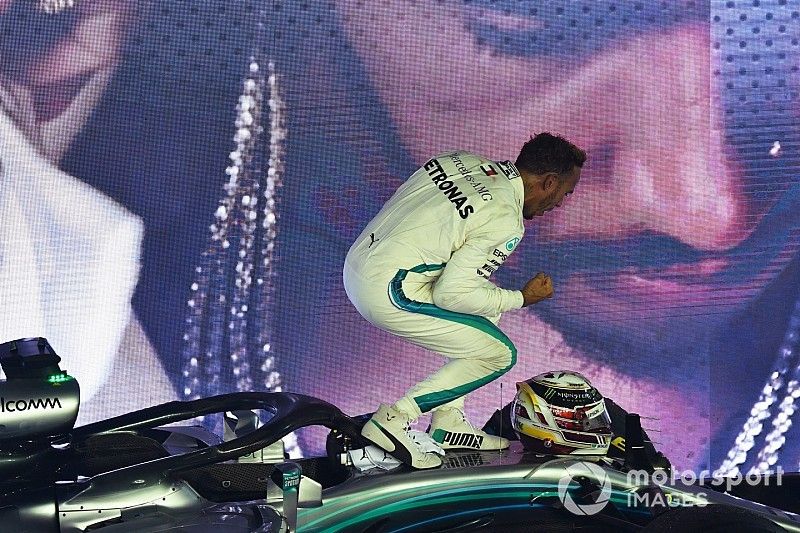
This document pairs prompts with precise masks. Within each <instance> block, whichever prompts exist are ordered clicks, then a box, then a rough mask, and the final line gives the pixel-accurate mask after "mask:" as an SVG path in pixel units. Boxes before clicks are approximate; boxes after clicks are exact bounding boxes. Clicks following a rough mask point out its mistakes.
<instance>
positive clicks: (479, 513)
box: [0, 338, 800, 533]
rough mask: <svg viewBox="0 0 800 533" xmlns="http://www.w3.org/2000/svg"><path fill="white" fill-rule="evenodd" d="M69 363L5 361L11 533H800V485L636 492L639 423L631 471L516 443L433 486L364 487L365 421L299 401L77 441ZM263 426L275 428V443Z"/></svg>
mask: <svg viewBox="0 0 800 533" xmlns="http://www.w3.org/2000/svg"><path fill="white" fill-rule="evenodd" d="M58 363H59V358H58V356H57V355H56V354H55V352H54V351H53V349H52V347H50V345H49V344H48V343H47V341H46V340H45V339H42V338H38V339H21V340H18V341H14V342H10V343H5V344H2V345H0V365H2V368H3V371H4V373H5V375H6V378H7V379H6V380H4V381H0V531H13V532H15V533H26V532H30V533H34V532H35V533H50V532H53V533H54V532H65V533H66V532H69V533H73V532H101V533H107V532H121V531H124V532H126V533H130V532H182V533H188V532H216V531H219V532H253V533H255V532H262V533H266V532H288V531H309V532H311V531H346V532H386V531H427V532H435V531H438V532H445V531H446V532H461V531H615V532H618V531H647V532H659V531H764V532H774V531H800V516H798V515H797V514H795V512H798V511H800V496H798V494H800V493H798V491H797V488H798V486H799V485H800V480H798V478H797V477H793V476H790V475H785V476H783V484H782V485H781V486H780V487H778V486H776V484H775V483H773V485H772V487H773V488H774V489H775V490H770V491H760V492H753V491H751V492H750V493H749V494H748V496H749V497H750V498H752V499H754V500H758V501H760V502H761V503H756V501H751V500H747V499H743V498H740V497H737V496H736V494H735V491H734V490H733V489H735V487H733V488H731V487H729V489H730V490H731V491H732V492H734V494H728V493H723V492H717V491H716V490H709V487H706V486H702V485H698V484H696V483H695V484H687V483H683V482H681V481H667V482H663V483H657V482H654V481H653V480H655V479H656V476H655V475H652V476H649V477H648V476H645V477H644V478H643V477H641V476H638V477H637V476H633V477H632V476H631V475H630V474H631V472H646V473H648V474H655V473H657V472H659V468H661V469H662V470H663V468H664V467H663V465H662V466H660V467H659V466H658V465H655V464H654V463H653V461H651V460H650V458H649V456H648V454H646V453H644V449H645V447H644V445H643V444H644V443H643V437H642V435H643V433H642V431H641V428H640V427H638V426H637V424H636V420H637V419H636V417H635V416H634V417H632V418H630V422H631V423H630V424H629V425H628V426H627V428H626V447H625V454H624V457H621V458H613V457H601V458H595V459H590V458H587V457H585V456H582V457H569V456H567V457H565V456H560V457H556V456H546V455H537V454H532V453H530V452H527V451H526V450H525V449H524V448H523V447H522V445H521V444H520V443H519V442H515V443H512V446H511V448H510V449H508V450H505V451H502V452H475V451H464V452H453V451H448V452H447V454H446V456H445V458H444V464H443V465H442V467H440V468H437V469H433V470H425V471H415V470H411V469H409V468H408V467H405V466H402V465H401V466H397V467H394V468H393V469H392V470H382V469H379V468H376V469H372V470H368V471H361V470H359V469H358V468H356V467H355V466H353V465H351V464H349V461H348V460H347V459H348V458H350V459H352V458H357V457H358V455H359V454H362V453H365V452H364V451H365V450H367V449H368V448H367V447H366V445H367V443H365V442H364V441H363V440H362V438H361V436H360V429H361V426H362V425H363V423H364V421H365V420H366V417H365V416H362V417H349V416H346V415H345V414H344V413H342V412H341V411H340V410H339V409H338V408H336V407H335V406H333V405H331V404H329V403H327V402H324V401H322V400H319V399H316V398H313V397H309V396H303V395H298V394H291V393H258V392H253V393H236V394H227V395H222V396H216V397H211V398H206V399H201V400H196V401H188V402H170V403H166V404H163V405H158V406H155V407H150V408H147V409H143V410H141V411H136V412H133V413H130V414H126V415H123V416H119V417H115V418H111V419H108V420H104V421H101V422H97V423H93V424H89V425H86V426H82V427H78V428H74V427H73V425H74V422H75V419H76V417H77V413H78V404H79V402H78V399H79V388H78V384H77V382H76V381H75V380H74V379H73V378H72V377H71V376H69V375H68V374H66V373H65V372H63V371H62V370H61V369H60V368H59V365H58ZM253 410H262V411H264V412H266V413H268V416H269V418H268V419H267V420H266V421H265V422H264V423H263V425H261V426H260V427H258V424H256V423H254V422H253V421H252V420H248V418H247V416H248V413H252V412H253ZM212 413H229V415H228V420H227V422H226V423H228V422H230V421H231V420H232V421H233V423H232V424H230V425H226V426H225V427H226V428H230V429H231V431H230V432H229V433H230V434H229V435H228V439H229V440H224V437H221V436H218V435H214V434H212V433H211V432H209V431H207V430H205V429H203V428H200V427H197V426H184V427H181V426H174V425H169V426H168V424H175V423H178V422H185V421H188V420H191V419H193V418H195V417H197V416H199V415H207V414H212ZM231 413H233V415H231ZM310 425H322V426H326V427H328V428H330V429H331V432H330V435H329V437H328V441H327V446H326V447H327V451H328V453H327V455H326V456H323V457H313V458H303V459H297V460H289V459H287V458H286V456H285V453H284V448H283V442H282V440H281V439H282V438H283V437H285V436H286V435H288V434H290V433H291V432H293V431H295V430H298V429H300V428H303V427H306V426H310ZM662 477H663V476H662ZM766 485H767V484H765V486H766ZM778 507H780V508H778Z"/></svg>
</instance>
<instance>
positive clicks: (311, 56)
mask: <svg viewBox="0 0 800 533" xmlns="http://www.w3.org/2000/svg"><path fill="white" fill-rule="evenodd" d="M0 26H2V28H0V30H1V31H0V46H2V50H0V74H1V76H0V164H1V165H2V166H0V176H2V179H1V180H0V203H2V207H3V209H2V218H1V219H0V220H1V221H0V303H1V304H2V309H3V310H2V314H1V315H0V339H2V340H12V339H15V338H20V337H29V336H45V337H47V338H48V339H49V340H50V342H51V343H52V345H53V347H54V348H55V349H56V351H57V352H58V353H59V354H60V355H61V356H62V358H63V360H64V362H63V366H64V367H65V368H66V369H68V370H69V371H70V372H71V373H72V374H74V375H75V376H77V378H78V380H79V382H80V384H81V391H82V406H81V415H80V421H82V422H88V421H92V420H97V419H99V418H103V417H107V416H112V415H116V414H120V413H122V412H127V411H130V410H132V409H137V408H141V407H145V406H148V405H152V404H156V403H161V402H165V401H170V400H175V399H193V398H199V397H202V396H208V395H212V394H220V393H224V392H232V391H243V390H283V391H293V392H299V393H304V394H310V395H314V396H317V397H320V398H322V399H325V400H328V401H330V402H332V403H334V404H335V405H337V406H339V407H340V408H341V409H342V410H343V411H345V412H346V413H348V414H361V413H366V412H370V411H373V410H374V409H376V408H377V406H378V404H379V403H381V402H394V401H396V400H397V399H399V398H400V397H402V396H403V394H404V393H405V392H406V390H408V389H409V388H410V387H411V386H412V385H413V384H415V383H416V382H417V381H419V380H421V379H423V378H424V377H425V376H427V375H428V374H430V373H432V372H433V371H435V370H436V369H437V368H439V367H440V366H441V365H442V364H443V359H442V358H441V357H439V356H437V355H435V354H432V353H430V352H426V351H425V350H422V349H420V348H416V347H414V346H412V345H410V344H409V343H407V342H404V341H402V340H400V339H396V338H394V337H392V336H391V335H389V334H387V333H385V332H382V331H380V330H378V329H377V328H375V327H373V326H371V325H370V324H369V323H368V322H366V321H365V320H364V319H363V318H361V317H360V315H359V314H358V313H357V312H356V310H355V309H354V308H353V306H352V305H351V304H350V303H349V301H348V300H347V297H346V295H345V293H344V289H343V286H342V267H343V261H344V257H345V254H346V252H347V250H348V248H349V246H350V245H351V244H352V242H353V241H354V239H355V238H356V236H357V235H358V234H359V233H360V231H361V229H363V227H364V226H365V225H366V223H367V222H368V221H369V220H370V219H371V218H372V217H373V216H374V215H375V214H376V213H377V212H378V210H379V209H380V207H381V206H382V204H383V203H384V202H385V201H386V200H387V199H388V198H389V196H390V195H391V194H392V192H393V191H394V190H395V189H396V188H397V187H398V186H399V185H400V184H402V183H403V181H404V180H405V179H406V178H407V177H408V176H410V175H411V174H412V173H413V172H414V171H415V170H416V169H417V168H418V167H419V166H421V165H422V164H423V163H424V162H425V161H427V160H428V159H429V158H430V157H431V156H433V155H435V154H437V153H441V152H444V151H446V150H453V149H461V150H468V151H472V152H475V153H478V154H481V155H483V156H486V157H489V158H492V159H496V160H507V159H510V160H512V161H513V160H514V159H515V157H516V155H517V153H518V151H519V149H520V147H521V146H522V144H523V143H524V142H525V141H527V140H528V139H529V138H530V137H531V136H532V135H535V134H536V133H539V132H544V131H547V132H551V133H557V134H560V135H562V136H564V137H566V138H567V139H569V140H570V141H572V142H573V143H575V144H576V145H578V146H579V147H581V148H582V149H584V150H585V151H586V152H587V154H588V161H587V163H586V165H585V166H584V169H583V174H582V178H581V181H580V183H579V185H578V187H577V188H576V190H575V193H574V194H573V195H572V196H570V197H569V199H568V200H567V201H566V202H565V203H564V205H563V206H562V207H561V208H560V209H557V210H555V211H552V212H551V213H548V214H547V215H546V216H545V217H541V218H538V217H537V220H535V221H531V222H530V223H527V225H526V236H525V238H524V239H523V241H522V242H521V243H520V245H519V246H518V247H517V249H516V251H515V253H514V254H513V255H512V256H511V257H510V258H509V259H508V260H507V261H506V263H505V265H504V266H503V268H502V269H500V270H499V271H497V272H496V273H495V275H494V276H493V278H492V280H493V281H494V282H495V283H497V284H498V285H501V286H503V287H505V288H511V289H518V288H521V287H522V285H523V284H524V283H525V281H527V280H528V279H529V278H530V277H532V276H533V274H535V273H536V272H538V271H543V272H546V273H548V274H550V275H551V276H552V277H553V282H554V287H555V297H554V298H553V299H552V300H548V301H545V302H542V303H539V304H536V305H534V306H531V307H529V308H526V309H523V310H518V311H512V312H508V313H506V314H505V315H504V316H503V317H502V319H501V320H500V324H499V325H500V327H501V328H502V329H503V330H504V331H505V332H506V333H507V334H508V336H509V337H510V338H511V339H512V341H513V342H514V343H515V345H516V346H517V349H518V352H519V353H518V362H517V364H516V366H515V367H514V368H513V369H512V370H511V371H510V372H508V373H507V374H506V375H504V376H503V377H501V378H500V379H498V380H497V381H495V382H492V383H490V384H488V385H486V386H485V387H483V388H482V389H479V390H478V391H476V392H475V393H473V394H472V395H470V397H469V398H468V400H467V411H468V414H469V417H470V419H471V420H473V421H474V422H475V423H477V424H482V423H483V422H484V421H485V420H486V419H488V417H489V416H490V415H491V414H492V413H493V412H494V410H496V409H498V408H500V407H502V405H503V404H504V403H507V402H509V401H511V399H512V398H513V395H514V393H515V386H514V384H515V382H517V381H522V380H525V379H527V378H529V377H531V376H533V375H535V374H538V373H541V372H544V371H547V370H558V369H569V370H576V371H579V372H581V373H583V374H584V375H586V376H587V377H588V378H589V379H590V380H591V381H592V382H593V384H594V385H595V386H597V387H598V388H599V389H600V391H601V392H602V393H603V394H604V395H606V396H608V397H610V398H612V399H613V400H615V401H616V402H617V403H619V404H620V405H622V406H623V407H624V408H625V409H627V410H628V411H632V412H637V413H640V414H641V415H642V417H643V425H644V426H645V427H646V428H647V430H648V432H649V434H650V436H651V437H652V439H653V440H654V441H655V442H656V446H657V448H659V449H661V450H662V451H664V453H665V454H666V455H667V456H668V457H670V459H671V460H672V462H673V463H674V464H675V465H676V466H677V467H679V468H694V469H696V470H700V469H708V470H717V469H719V471H721V472H734V471H736V470H740V471H742V472H747V471H748V470H750V469H753V468H754V469H760V470H764V469H768V468H773V469H774V468H775V467H776V466H782V467H783V468H784V469H786V470H792V471H796V470H798V468H799V464H800V463H799V462H800V438H799V437H800V433H798V431H799V430H798V428H797V427H796V426H797V424H794V425H793V424H792V420H793V415H794V411H795V399H796V398H797V397H798V396H800V392H798V387H800V384H798V381H797V380H798V377H800V366H798V335H800V301H799V300H798V297H799V296H800V292H799V290H800V282H799V278H798V274H799V272H798V271H799V270H800V268H799V265H798V242H799V241H800V208H799V207H798V205H799V204H798V199H800V181H799V180H798V169H799V168H800V165H799V163H800V159H799V155H798V150H799V149H800V126H798V124H799V123H800V121H799V119H800V117H798V112H800V99H798V90H799V89H800V80H799V79H798V74H797V71H798V65H799V64H800V46H799V45H798V39H800V1H798V0H735V1H725V2H723V1H717V0H713V1H711V2H709V1H708V0H703V1H700V0H696V1H693V0H687V1H684V0H681V1H677V0H676V1H669V2H666V1H665V2H660V1H658V2H657V1H636V0H625V1H611V0H554V1H548V2H534V1H525V0H520V1H517V0H513V1H512V0H381V1H369V0H313V1H312V0H308V1H306V0H297V1H295V0H292V1H288V0H287V1H279V0H261V1H251V0H236V1H231V0H185V1H181V2H145V1H121V0H114V1H112V0H71V1H69V2H68V1H66V0H0ZM422 429H424V422H423V427H422ZM323 436H324V432H322V431H313V430H311V431H306V432H302V433H300V434H298V435H296V436H293V438H292V439H289V441H288V443H289V447H290V450H291V452H292V453H293V454H295V455H296V454H300V453H302V454H313V453H319V452H320V451H322V449H323V447H324V440H322V439H323Z"/></svg>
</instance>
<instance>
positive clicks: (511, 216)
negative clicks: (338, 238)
mask: <svg viewBox="0 0 800 533" xmlns="http://www.w3.org/2000/svg"><path fill="white" fill-rule="evenodd" d="M522 202H523V186H522V179H521V178H520V174H519V171H518V170H517V169H516V167H515V166H514V165H513V164H512V163H510V162H508V161H504V162H497V161H491V160H489V159H486V158H483V157H480V156H477V155H474V154H470V153H467V152H450V153H445V154H441V155H439V156H437V157H435V158H433V159H431V160H430V161H428V162H427V163H425V165H424V166H423V167H422V168H420V169H419V170H417V171H416V172H415V173H414V174H413V175H412V176H411V177H410V178H409V179H408V180H407V181H406V182H405V183H404V184H403V185H402V186H401V187H400V188H399V189H398V190H397V192H395V194H394V195H393V196H392V197H391V198H390V199H389V201H388V202H387V203H386V205H384V206H383V208H382V209H381V211H380V212H379V213H378V214H377V215H376V216H375V218H374V219H372V221H371V222H370V223H369V224H368V225H367V227H366V228H365V229H364V231H363V232H362V233H361V235H360V236H359V237H358V239H357V240H356V241H355V243H354V244H353V246H352V247H351V248H350V251H349V252H348V253H347V257H346V259H345V267H344V286H345V290H346V291H347V295H348V297H349V298H350V301H351V302H352V303H353V305H355V307H356V309H357V310H358V312H359V313H360V314H361V315H362V316H363V317H364V318H366V319H367V320H368V321H369V322H371V323H372V324H374V325H375V326H377V327H379V328H381V329H383V330H386V331H388V332H390V333H393V334H395V335H397V336H399V337H402V338H404V339H407V340H408V341H410V342H412V343H414V344H416V345H419V346H422V347H425V348H428V349H430V350H432V351H434V352H437V353H439V354H442V355H444V356H446V357H448V358H449V361H448V362H447V363H446V364H445V365H444V366H443V367H442V368H441V369H439V370H438V371H437V372H435V373H434V374H432V375H431V376H429V377H428V378H427V379H425V380H424V381H422V382H421V383H418V384H417V385H415V386H414V387H413V388H411V390H409V391H408V393H407V394H406V396H405V397H404V398H403V399H401V400H400V401H399V402H397V404H396V406H397V407H398V408H399V409H401V410H403V411H405V412H406V413H408V414H409V415H411V416H412V418H416V417H418V416H419V415H420V414H421V413H424V412H428V411H430V410H432V409H435V408H437V407H439V406H441V405H444V404H449V405H448V407H450V406H452V407H458V408H463V396H464V395H466V394H468V393H470V392H472V391H473V390H475V389H477V388H479V387H481V386H483V385H485V384H487V383H489V382H491V381H493V380H495V379H497V378H498V377H500V376H501V375H503V374H504V373H505V372H507V371H508V370H510V369H511V367H512V366H514V363H515V362H516V357H517V350H516V348H515V347H514V344H513V343H512V342H511V340H509V338H508V337H507V336H506V335H505V334H504V333H503V332H502V331H501V330H500V328H498V327H497V325H496V324H497V321H498V320H499V319H500V314H501V313H503V312H505V311H508V310H510V309H518V308H520V307H522V304H523V297H522V292H520V291H514V290H506V289H502V288H499V287H497V286H495V285H494V284H493V283H492V282H490V281H489V279H488V278H489V276H490V275H491V274H492V273H493V272H494V271H495V270H496V269H497V268H499V267H500V266H501V265H502V264H503V262H504V261H505V259H506V258H507V257H508V256H509V255H510V254H511V252H513V251H514V248H515V247H516V246H517V243H518V242H519V241H520V239H522V235H523V233H524V227H523V224H522Z"/></svg>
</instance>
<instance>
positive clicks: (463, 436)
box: [442, 431, 483, 450]
mask: <svg viewBox="0 0 800 533" xmlns="http://www.w3.org/2000/svg"><path fill="white" fill-rule="evenodd" d="M442 443H444V444H449V445H450V446H461V447H463V448H475V449H478V450H479V449H480V448H481V445H482V444H483V436H482V435H473V434H472V433H452V432H450V431H447V432H445V434H444V439H442Z"/></svg>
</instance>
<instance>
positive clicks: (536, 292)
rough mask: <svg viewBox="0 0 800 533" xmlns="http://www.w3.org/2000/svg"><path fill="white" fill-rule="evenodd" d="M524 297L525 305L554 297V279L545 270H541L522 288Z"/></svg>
mask: <svg viewBox="0 0 800 533" xmlns="http://www.w3.org/2000/svg"><path fill="white" fill-rule="evenodd" d="M522 297H523V299H524V303H523V304H522V305H523V307H527V306H529V305H531V304H535V303H536V302H541V301H542V300H544V299H545V298H552V297H553V280H552V279H550V276H548V275H547V274H545V273H544V272H539V273H538V274H536V275H535V276H534V277H533V278H531V279H530V280H528V283H526V284H525V286H524V287H523V288H522Z"/></svg>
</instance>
